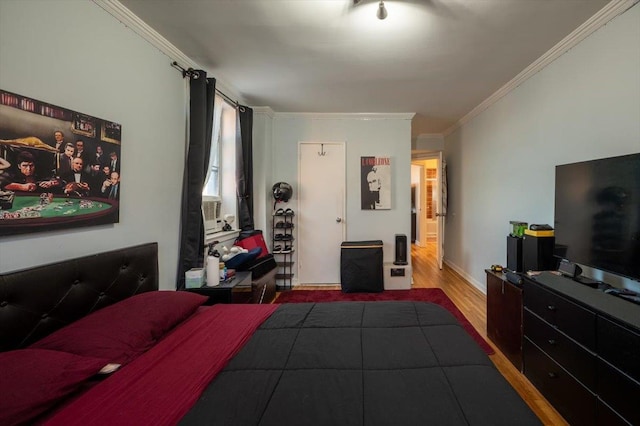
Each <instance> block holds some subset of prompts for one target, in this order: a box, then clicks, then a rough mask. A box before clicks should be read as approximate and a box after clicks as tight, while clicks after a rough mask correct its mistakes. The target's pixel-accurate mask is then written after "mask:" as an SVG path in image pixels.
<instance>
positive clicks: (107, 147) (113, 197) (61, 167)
mask: <svg viewBox="0 0 640 426" xmlns="http://www.w3.org/2000/svg"><path fill="white" fill-rule="evenodd" d="M98 128H99V129H110V131H109V132H108V137H107V138H102V137H101V136H102V135H100V136H99V137H96V133H97V129H98ZM120 132H121V126H120V124H118V123H114V122H112V121H108V120H104V119H101V118H97V117H93V116H91V115H88V114H85V113H80V112H77V111H72V110H69V109H67V108H63V107H59V106H56V105H51V104H48V103H45V102H42V101H39V100H37V99H33V98H29V97H27V96H23V95H19V94H16V93H11V92H7V91H4V90H0V237H3V236H7V235H14V234H24V233H31V232H42V231H49V230H58V229H71V228H74V229H75V228H79V227H85V226H96V225H105V224H112V223H117V222H119V220H120V160H121V158H120V153H121V140H120ZM100 133H102V132H100Z"/></svg>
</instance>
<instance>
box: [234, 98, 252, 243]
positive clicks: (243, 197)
mask: <svg viewBox="0 0 640 426" xmlns="http://www.w3.org/2000/svg"><path fill="white" fill-rule="evenodd" d="M252 134H253V110H252V109H251V108H249V107H246V106H243V105H239V106H238V114H237V119H236V194H237V197H238V228H239V229H240V230H241V231H251V230H253V229H254V228H253V227H254V223H253V136H252Z"/></svg>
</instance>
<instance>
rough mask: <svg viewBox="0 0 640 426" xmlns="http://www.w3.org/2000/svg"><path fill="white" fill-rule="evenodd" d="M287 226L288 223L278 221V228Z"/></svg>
mask: <svg viewBox="0 0 640 426" xmlns="http://www.w3.org/2000/svg"><path fill="white" fill-rule="evenodd" d="M286 227H287V224H286V223H284V222H283V221H280V222H278V223H276V228H286Z"/></svg>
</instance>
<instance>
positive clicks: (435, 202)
mask: <svg viewBox="0 0 640 426" xmlns="http://www.w3.org/2000/svg"><path fill="white" fill-rule="evenodd" d="M443 163H444V162H443V160H442V152H435V153H432V154H425V155H422V156H420V157H413V158H412V161H411V187H412V215H411V219H412V229H413V228H414V227H415V230H416V232H415V238H414V241H413V243H414V244H415V245H416V246H419V247H423V248H429V250H428V253H429V256H430V257H431V255H433V256H434V259H433V260H434V261H435V262H436V263H437V264H438V267H439V269H442V261H443V259H444V214H445V212H444V210H443V207H444V206H443V191H442V188H443V181H444V179H443V172H442V168H443ZM413 194H415V195H413ZM414 213H415V214H414ZM423 253H424V251H423Z"/></svg>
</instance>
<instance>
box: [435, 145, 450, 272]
mask: <svg viewBox="0 0 640 426" xmlns="http://www.w3.org/2000/svg"><path fill="white" fill-rule="evenodd" d="M445 171H446V167H445V164H444V160H443V159H442V151H440V152H439V153H438V170H437V175H438V179H437V191H438V192H437V193H438V195H437V196H436V197H435V199H436V200H438V202H437V206H436V218H437V219H438V231H437V238H436V240H437V241H436V244H437V247H436V256H437V258H438V267H439V268H440V269H442V261H443V259H444V218H445V217H446V216H447V200H446V197H447V195H446V193H447V192H446V185H447V183H446V176H445Z"/></svg>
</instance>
